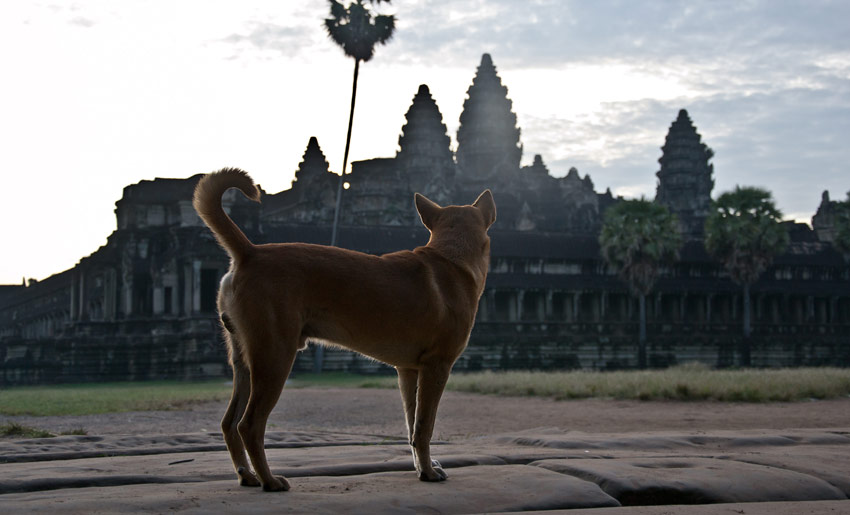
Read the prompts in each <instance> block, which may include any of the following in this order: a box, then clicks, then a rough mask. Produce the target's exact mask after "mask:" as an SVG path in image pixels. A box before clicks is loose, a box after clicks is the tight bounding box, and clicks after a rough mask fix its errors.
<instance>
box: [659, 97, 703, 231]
mask: <svg viewBox="0 0 850 515" xmlns="http://www.w3.org/2000/svg"><path fill="white" fill-rule="evenodd" d="M661 152H662V154H661V158H659V159H658V162H659V163H660V164H661V169H660V170H659V171H658V172H657V173H656V174H655V175H657V176H658V187H657V189H656V192H655V201H656V202H657V203H659V204H661V205H663V206H666V207H667V209H669V210H670V212H672V213H673V214H675V215H676V216H677V217H678V218H679V227H680V228H681V231H682V236H684V237H685V239H687V240H701V239H702V238H703V235H704V233H705V227H704V226H705V219H706V218H707V217H708V213H709V210H710V209H711V190H712V189H713V188H714V179H713V178H712V174H713V173H714V165H713V164H711V163H709V162H708V161H709V160H710V159H711V158H712V157H713V156H714V151H712V150H711V149H710V148H708V146H706V144H705V143H703V142H702V137H701V136H700V135H699V133H698V132H697V130H696V127H694V125H693V123H691V119H690V117H688V112H687V111H685V110H684V109H682V110H680V111H679V116H678V118H676V121H674V122H673V125H671V126H670V131H669V132H668V133H667V139H666V140H665V142H664V146H663V147H661Z"/></svg>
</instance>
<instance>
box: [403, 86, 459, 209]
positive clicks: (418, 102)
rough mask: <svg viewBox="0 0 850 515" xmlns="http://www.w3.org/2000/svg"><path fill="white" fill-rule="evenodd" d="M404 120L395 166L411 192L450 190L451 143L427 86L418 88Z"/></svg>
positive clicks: (452, 177)
mask: <svg viewBox="0 0 850 515" xmlns="http://www.w3.org/2000/svg"><path fill="white" fill-rule="evenodd" d="M404 118H405V120H406V123H405V124H404V126H403V127H402V128H401V135H400V136H399V138H398V146H399V150H398V152H397V153H396V164H397V166H398V168H400V169H402V170H404V171H405V173H404V177H405V178H406V179H407V181H408V184H409V189H410V191H418V192H420V193H424V194H426V195H432V194H434V193H436V192H437V191H431V190H440V191H442V190H443V189H447V188H448V189H450V188H451V182H452V181H453V179H454V173H455V164H454V156H453V155H452V149H451V139H449V136H448V134H447V132H448V130H447V129H446V124H445V123H443V115H442V114H441V113H440V108H439V107H437V103H436V102H435V101H434V99H433V98H432V97H431V92H430V91H429V90H428V86H426V85H425V84H422V85H421V86H419V91H417V92H416V95H415V96H414V97H413V103H412V104H411V106H410V109H408V110H407V113H406V114H405V115H404ZM434 200H437V201H440V200H446V199H437V198H435V199H434Z"/></svg>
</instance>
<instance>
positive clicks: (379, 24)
mask: <svg viewBox="0 0 850 515" xmlns="http://www.w3.org/2000/svg"><path fill="white" fill-rule="evenodd" d="M329 2H330V4H331V17H330V18H327V19H325V30H327V32H328V36H330V38H331V39H332V40H333V41H334V43H336V44H337V45H339V46H340V47H342V50H343V52H345V55H347V56H349V57H351V58H353V59H354V81H353V83H352V85H351V111H350V112H349V114H348V134H347V135H346V137H345V154H344V155H343V160H342V171H341V172H340V175H339V186H338V187H337V191H336V207H335V208H334V222H333V230H332V232H331V245H336V237H337V227H338V225H339V210H340V206H341V202H342V190H343V183H344V182H345V169H346V167H347V166H348V150H349V149H350V148H351V128H352V124H353V123H354V101H355V100H356V99H357V76H358V75H359V74H360V61H363V62H367V61H369V60H370V59H372V56H374V55H375V45H377V44H378V43H380V44H386V43H387V42H388V41H389V40H390V38H392V36H393V32H394V31H395V16H393V15H386V14H379V15H376V16H373V15H372V13H371V12H370V11H369V8H368V7H366V5H365V4H364V3H363V0H355V1H354V2H351V4H349V6H348V7H345V6H344V5H343V4H342V3H340V2H337V1H336V0H329ZM381 2H386V3H390V0H369V3H370V4H373V5H374V4H375V3H377V4H380V3H381Z"/></svg>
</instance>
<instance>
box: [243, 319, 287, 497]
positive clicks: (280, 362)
mask: <svg viewBox="0 0 850 515" xmlns="http://www.w3.org/2000/svg"><path fill="white" fill-rule="evenodd" d="M297 343H298V341H297V336H296V335H293V336H292V337H291V338H283V339H281V338H280V337H268V338H256V339H254V340H253V341H252V342H248V345H246V349H245V351H246V354H247V356H246V357H247V358H248V367H249V369H250V371H251V379H250V382H251V395H250V397H249V398H248V405H247V406H246V407H245V413H244V414H243V415H242V420H240V421H239V423H238V424H237V425H236V427H237V430H238V431H239V435H240V436H241V437H242V442H243V443H244V444H245V449H246V450H247V451H248V456H249V457H250V458H251V463H252V464H253V465H254V470H255V471H256V473H257V476H258V477H259V479H260V482H261V483H262V485H263V490H266V491H269V492H271V491H275V492H276V491H282V490H289V482H287V480H286V478H284V477H283V476H275V475H272V472H271V469H270V468H269V464H268V461H267V459H266V452H265V449H264V446H263V443H264V438H265V434H266V422H267V421H268V418H269V414H270V413H271V411H272V409H273V408H274V406H275V404H277V400H278V398H280V393H281V391H282V390H283V385H284V383H286V378H287V377H288V376H289V372H290V370H291V369H292V364H293V363H294V362H295V354H296V352H297V349H298V344H297ZM252 344H253V345H252Z"/></svg>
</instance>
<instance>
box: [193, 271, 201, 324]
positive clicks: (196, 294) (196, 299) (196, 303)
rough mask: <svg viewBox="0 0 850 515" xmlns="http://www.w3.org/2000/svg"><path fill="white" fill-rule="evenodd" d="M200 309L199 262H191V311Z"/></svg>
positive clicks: (196, 311)
mask: <svg viewBox="0 0 850 515" xmlns="http://www.w3.org/2000/svg"><path fill="white" fill-rule="evenodd" d="M199 311H201V262H200V261H199V260H197V259H196V260H194V261H193V262H192V313H198V312H199Z"/></svg>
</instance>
